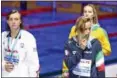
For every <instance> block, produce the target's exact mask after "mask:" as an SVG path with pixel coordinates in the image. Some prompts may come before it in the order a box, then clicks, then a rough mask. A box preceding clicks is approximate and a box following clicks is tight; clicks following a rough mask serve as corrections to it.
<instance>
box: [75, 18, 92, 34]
mask: <svg viewBox="0 0 117 78" xmlns="http://www.w3.org/2000/svg"><path fill="white" fill-rule="evenodd" d="M86 22H91V19H90V18H86V17H84V16H81V17H80V18H78V19H77V20H76V28H75V32H78V33H83V32H84V30H85V23H86Z"/></svg>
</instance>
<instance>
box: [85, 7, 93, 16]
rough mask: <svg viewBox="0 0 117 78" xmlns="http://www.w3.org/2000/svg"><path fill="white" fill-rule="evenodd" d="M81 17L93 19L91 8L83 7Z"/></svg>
mask: <svg viewBox="0 0 117 78" xmlns="http://www.w3.org/2000/svg"><path fill="white" fill-rule="evenodd" d="M83 15H84V16H85V17H89V18H91V17H93V16H94V12H93V8H92V7H91V6H85V7H84V12H83Z"/></svg>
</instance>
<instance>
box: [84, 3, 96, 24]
mask: <svg viewBox="0 0 117 78" xmlns="http://www.w3.org/2000/svg"><path fill="white" fill-rule="evenodd" d="M86 6H90V7H91V8H92V9H93V13H94V15H93V17H92V20H93V23H94V24H97V23H98V16H97V11H96V8H95V6H94V5H93V4H88V5H86ZM86 6H84V7H86Z"/></svg>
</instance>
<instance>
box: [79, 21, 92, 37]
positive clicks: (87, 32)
mask: <svg viewBox="0 0 117 78" xmlns="http://www.w3.org/2000/svg"><path fill="white" fill-rule="evenodd" d="M91 26H92V23H91V22H90V21H88V22H86V23H85V28H84V31H83V32H82V33H81V34H80V37H81V39H84V38H85V39H88V37H89V35H90V32H91Z"/></svg>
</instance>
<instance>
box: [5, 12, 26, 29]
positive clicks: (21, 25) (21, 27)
mask: <svg viewBox="0 0 117 78" xmlns="http://www.w3.org/2000/svg"><path fill="white" fill-rule="evenodd" d="M17 12H18V13H19V14H20V12H19V11H18V10H12V11H10V12H9V13H8V14H7V17H6V19H7V20H8V19H9V17H10V15H11V14H14V13H17ZM20 19H21V24H20V29H23V28H24V26H23V23H22V16H21V14H20ZM6 29H7V30H8V31H10V27H9V25H8V24H7V27H6Z"/></svg>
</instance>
